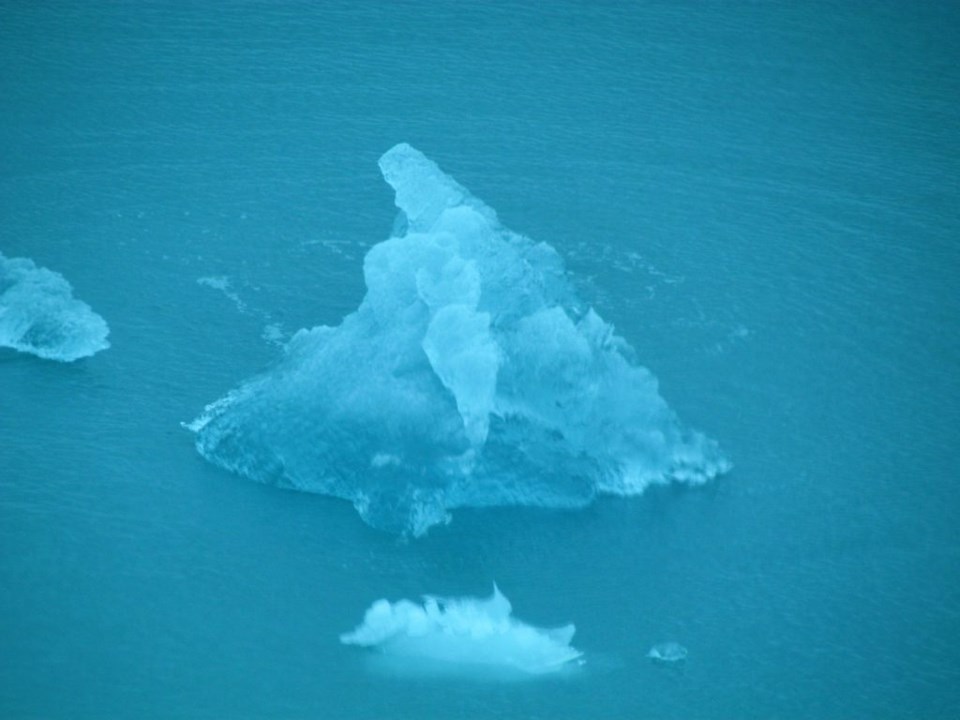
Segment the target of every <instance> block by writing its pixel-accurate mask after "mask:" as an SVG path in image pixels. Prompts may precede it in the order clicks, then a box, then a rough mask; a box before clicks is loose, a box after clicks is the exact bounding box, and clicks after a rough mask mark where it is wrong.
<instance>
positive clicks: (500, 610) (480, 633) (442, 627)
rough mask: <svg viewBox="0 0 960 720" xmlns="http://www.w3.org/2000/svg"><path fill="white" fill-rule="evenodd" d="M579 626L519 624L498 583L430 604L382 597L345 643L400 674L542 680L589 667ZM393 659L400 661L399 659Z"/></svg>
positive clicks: (342, 639)
mask: <svg viewBox="0 0 960 720" xmlns="http://www.w3.org/2000/svg"><path fill="white" fill-rule="evenodd" d="M574 632H575V628H574V626H573V625H565V626H563V627H559V628H549V629H548V628H538V627H534V626H532V625H527V624H526V623H524V622H522V621H520V620H518V619H516V618H514V617H513V615H512V607H511V605H510V601H509V600H507V598H506V597H505V596H504V595H503V593H501V592H500V590H499V589H498V588H497V586H496V585H494V587H493V594H492V595H491V596H490V597H489V598H486V599H482V598H472V597H463V598H439V597H434V596H429V595H428V596H425V597H424V598H423V604H418V603H415V602H411V601H410V600H400V601H398V602H395V603H391V602H389V601H387V600H377V601H376V602H375V603H373V605H371V606H370V608H369V609H368V610H367V612H366V614H365V615H364V618H363V622H362V623H361V624H360V625H359V626H358V627H357V628H356V629H355V630H353V631H352V632H348V633H344V634H343V635H341V636H340V642H342V643H343V644H345V645H357V646H360V647H365V648H371V649H373V650H375V651H376V652H377V654H378V655H380V656H383V657H384V658H385V660H386V662H384V663H383V664H382V667H384V668H392V669H393V670H394V671H396V672H398V673H410V674H424V675H445V674H455V675H465V676H472V677H477V678H480V677H490V678H493V677H504V678H506V677H509V676H511V675H515V676H518V677H522V676H534V675H546V674H551V673H557V672H560V671H563V670H570V669H572V668H573V667H576V666H578V665H579V664H582V663H583V660H582V657H583V653H581V652H580V651H579V650H577V649H576V648H574V647H572V646H571V645H570V641H571V640H572V639H573V635H574ZM391 661H393V662H391Z"/></svg>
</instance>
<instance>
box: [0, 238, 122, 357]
mask: <svg viewBox="0 0 960 720" xmlns="http://www.w3.org/2000/svg"><path fill="white" fill-rule="evenodd" d="M109 334H110V328H109V327H108V326H107V323H106V321H105V320H104V319H103V318H102V317H100V316H99V315H97V313H95V312H94V311H93V310H92V309H91V308H90V306H89V305H87V304H86V303H85V302H82V301H80V300H77V299H76V298H74V297H73V288H72V287H71V286H70V283H69V282H67V281H66V279H65V278H64V277H63V275H61V274H60V273H56V272H53V271H52V270H47V269H46V268H42V267H37V265H36V264H35V263H34V262H33V261H32V260H29V259H27V258H7V257H4V255H3V254H2V253H0V347H7V348H12V349H13V350H18V351H20V352H25V353H32V354H33V355H36V356H38V357H41V358H46V359H48V360H59V361H60V362H73V361H74V360H77V359H79V358H83V357H88V356H90V355H93V354H94V353H97V352H99V351H101V350H105V349H106V348H108V347H110V343H109V342H107V335H109Z"/></svg>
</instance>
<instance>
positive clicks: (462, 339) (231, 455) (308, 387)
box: [189, 144, 728, 535]
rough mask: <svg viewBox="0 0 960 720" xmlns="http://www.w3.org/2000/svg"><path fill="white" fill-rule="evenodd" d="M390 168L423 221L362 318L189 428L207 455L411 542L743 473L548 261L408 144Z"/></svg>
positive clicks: (373, 256) (381, 272)
mask: <svg viewBox="0 0 960 720" xmlns="http://www.w3.org/2000/svg"><path fill="white" fill-rule="evenodd" d="M380 170H381V172H382V173H383V177H384V179H385V180H386V181H387V182H388V183H389V184H390V185H391V186H392V187H393V189H394V190H395V192H396V204H397V206H398V207H399V208H400V210H401V212H402V213H403V216H404V218H405V221H406V222H405V228H404V230H403V231H402V234H398V235H395V236H394V237H391V238H389V239H388V240H385V241H383V242H381V243H379V244H377V245H375V246H374V247H372V248H371V249H370V251H369V252H368V253H367V255H366V258H365V259H364V266H363V272H364V279H365V282H366V286H367V294H366V296H365V297H364V299H363V301H362V302H361V304H360V307H359V308H357V310H356V311H354V312H353V313H351V314H350V315H348V316H346V317H345V318H344V319H343V321H342V322H341V324H340V325H339V326H337V327H326V326H320V327H315V328H313V329H309V330H306V329H305V330H301V331H300V332H298V333H297V334H296V335H295V336H294V337H293V339H292V340H291V341H290V343H289V344H288V345H287V347H286V352H285V356H284V358H283V359H282V360H281V361H280V362H278V363H277V365H276V366H275V367H273V368H271V369H270V370H268V371H267V372H266V373H264V374H262V375H260V376H258V377H255V378H253V379H251V380H249V381H247V382H246V383H244V384H243V385H241V386H240V387H239V388H238V389H236V390H233V391H232V392H230V393H229V394H228V395H227V396H226V397H224V398H222V399H221V400H218V401H217V402H215V403H212V404H211V405H209V406H208V407H207V408H206V409H205V411H204V413H203V414H202V415H201V416H200V417H199V418H198V419H197V420H195V421H194V422H193V423H191V424H190V425H189V427H190V428H191V429H192V430H194V431H196V433H197V448H198V449H199V451H200V452H201V453H202V454H203V455H204V457H206V458H207V459H208V460H210V461H211V462H213V463H216V464H217V465H220V466H221V467H224V468H226V469H228V470H231V471H233V472H236V473H239V474H241V475H244V476H246V477H248V478H251V479H254V480H258V481H262V482H267V483H274V484H277V485H280V486H284V487H292V488H296V489H299V490H305V491H309V492H316V493H323V494H327V495H333V496H336V497H341V498H344V499H346V500H349V501H351V502H352V503H353V504H354V505H355V507H356V508H357V510H358V511H359V513H360V515H361V516H362V517H363V519H364V520H365V521H367V522H368V523H369V524H371V525H373V526H375V527H378V528H382V529H385V530H389V531H394V532H401V533H408V534H413V535H421V534H423V533H424V532H426V531H427V529H429V528H430V527H431V526H432V525H435V524H438V523H444V522H448V521H449V519H450V515H449V511H450V510H451V509H453V508H457V507H467V506H470V507H482V506H494V505H531V506H540V507H551V508H575V507H581V506H584V505H587V504H588V503H590V502H591V501H592V500H593V498H594V497H595V496H596V495H597V494H598V493H605V494H612V495H635V494H639V493H640V492H642V491H643V490H644V488H646V487H647V486H648V485H650V484H651V483H662V482H668V481H679V482H685V483H692V484H697V483H702V482H705V481H706V480H708V479H710V478H712V477H714V476H715V475H717V474H718V473H722V472H724V471H725V470H726V469H727V468H728V463H727V461H726V460H725V459H724V458H723V456H722V454H721V453H720V451H719V450H718V448H717V446H716V444H715V443H714V442H713V441H711V440H709V439H707V438H706V437H704V436H703V435H701V434H700V433H697V432H693V431H690V430H687V429H685V428H683V427H682V426H681V424H680V423H679V421H678V420H677V418H676V416H675V414H674V412H673V411H672V410H671V409H670V408H669V407H668V406H667V404H666V402H665V401H664V400H663V398H662V397H660V394H659V392H658V388H657V380H656V378H655V377H654V376H653V375H652V374H651V373H650V372H649V371H648V370H646V369H645V368H643V367H641V366H640V365H638V364H637V363H636V361H635V360H634V352H633V350H632V349H631V348H630V346H629V345H628V344H627V343H626V341H625V340H623V339H622V338H620V337H619V336H617V335H616V334H615V333H614V330H613V327H612V326H610V325H609V324H607V323H605V322H604V321H603V320H602V319H601V318H600V317H599V316H598V315H597V314H596V313H595V312H594V311H593V310H592V309H584V308H583V307H582V305H581V302H580V300H579V299H578V298H577V296H576V293H575V292H574V290H573V288H572V287H571V285H570V283H569V282H568V280H567V279H566V276H565V270H564V267H563V262H562V261H561V259H560V257H559V256H558V255H557V253H556V251H555V250H554V249H553V248H552V247H551V246H550V245H548V244H546V243H542V242H540V243H537V242H534V241H532V240H530V239H528V238H526V237H523V236H522V235H518V234H516V233H514V232H512V231H510V230H508V229H507V228H504V227H503V226H502V225H500V223H499V221H498V220H497V216H496V213H495V212H494V211H493V210H492V209H491V208H489V207H487V206H486V205H484V204H483V203H482V202H481V201H480V200H478V199H477V198H475V197H473V196H472V195H470V193H469V192H467V190H465V189H464V188H463V187H461V186H460V185H459V184H458V183H457V182H456V181H454V180H453V179H452V178H450V177H448V176H447V175H445V174H444V173H443V172H442V171H441V170H440V168H439V167H437V165H436V164H435V163H433V162H432V161H431V160H429V159H428V158H427V157H425V156H424V155H423V154H422V153H420V152H419V151H417V150H415V149H414V148H412V147H410V146H409V145H406V144H401V145H397V146H396V147H394V148H392V149H391V150H389V151H388V152H387V153H386V154H384V155H383V157H382V158H381V159H380ZM403 224H404V223H401V225H403Z"/></svg>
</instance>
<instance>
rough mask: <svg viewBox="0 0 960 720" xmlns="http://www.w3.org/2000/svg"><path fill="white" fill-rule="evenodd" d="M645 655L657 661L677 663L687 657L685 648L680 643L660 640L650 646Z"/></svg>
mask: <svg viewBox="0 0 960 720" xmlns="http://www.w3.org/2000/svg"><path fill="white" fill-rule="evenodd" d="M647 657H648V658H650V659H651V660H653V661H654V662H658V663H678V662H683V661H684V660H686V659H687V649H686V648H685V647H684V646H683V645H681V644H680V643H675V642H662V643H657V644H656V645H654V646H653V647H652V648H650V652H648V653H647Z"/></svg>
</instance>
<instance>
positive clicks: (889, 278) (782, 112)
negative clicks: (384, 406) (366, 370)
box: [0, 2, 960, 718]
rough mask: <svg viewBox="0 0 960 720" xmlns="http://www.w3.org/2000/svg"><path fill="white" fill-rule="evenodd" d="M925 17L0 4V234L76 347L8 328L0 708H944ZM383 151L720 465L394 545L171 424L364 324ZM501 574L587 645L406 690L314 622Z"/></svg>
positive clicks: (483, 583) (955, 188)
mask: <svg viewBox="0 0 960 720" xmlns="http://www.w3.org/2000/svg"><path fill="white" fill-rule="evenodd" d="M958 28H960V14H958V12H957V10H956V8H955V6H952V5H951V4H949V3H943V4H940V5H936V4H932V3H931V4H920V3H908V2H901V3H897V2H889V3H877V4H875V5H874V6H872V7H866V6H860V5H859V4H850V3H827V2H823V3H803V4H797V6H796V7H793V6H792V5H790V6H788V5H787V4H783V6H777V5H774V4H772V3H771V4H761V3H757V4H754V3H737V4H727V5H721V4H719V3H717V4H708V3H690V4H683V5H681V4H677V3H636V4H632V5H619V4H618V5H612V4H611V5H602V6H600V7H595V6H594V5H593V4H586V3H583V4H577V3H555V4H544V5H543V6H540V7H537V6H534V5H532V4H531V5H527V4H520V3H484V4H476V5H467V4H452V3H413V2H409V3H406V2H405V3H389V4H388V3H383V4H372V3H366V4H359V5H358V4H353V3H342V4H340V3H333V2H324V3H302V4H295V3H263V4H256V3H234V4H230V5H229V6H223V7H217V8H214V7H213V5H204V4H196V5H195V6H187V5H186V4H184V5H165V4H154V3H115V4H110V5H101V4H94V3H80V2H76V3H67V2H53V3H44V4H40V3H6V4H4V5H3V6H2V7H0V68H2V70H0V77H2V88H3V92H2V93H0V148H2V155H0V157H2V158H3V160H2V163H0V217H2V219H3V224H2V227H0V252H2V253H3V254H4V255H5V256H7V257H13V258H16V257H27V258H31V259H32V260H34V261H35V262H36V263H37V264H38V265H40V266H43V267H47V268H50V269H52V270H55V271H57V272H59V273H61V274H62V275H63V276H64V277H65V278H66V279H67V280H68V281H69V282H70V284H71V285H72V286H73V289H74V292H75V294H76V296H77V297H78V298H80V299H82V300H83V301H85V302H86V303H88V304H89V305H90V306H91V307H92V308H93V309H94V310H95V311H96V312H97V313H99V314H100V315H102V316H103V317H104V318H105V319H106V321H107V322H108V323H109V326H110V331H111V333H110V344H111V347H110V348H109V349H107V350H104V351H102V352H100V353H98V354H96V355H95V356H93V357H90V358H86V359H83V360H79V361H77V362H75V363H69V364H67V363H59V362H55V361H50V360H41V359H39V358H37V357H34V356H32V355H28V354H23V353H17V352H14V351H12V350H0V583H2V587H3V589H4V590H3V592H2V593H0V618H2V620H0V647H2V648H3V651H2V652H0V715H3V716H5V717H12V718H30V717H38V718H57V717H70V718H78V717H80V718H86V717H89V718H103V717H131V718H134V717H135V718H153V717H155V718H173V717H184V718H223V717H237V718H247V717H249V718H264V717H276V718H316V717H324V718H326V717H330V718H372V717H394V718H406V717H409V718H425V717H444V718H445V717H465V718H474V717H518V718H520V717H548V718H562V717H570V718H575V717H624V718H641V717H704V718H710V717H717V718H729V717H771V716H776V717H811V716H827V717H877V718H880V717H905V716H915V717H954V716H956V715H957V714H958V712H960V650H958V648H957V640H958V639H960V613H958V610H957V608H958V607H960V579H958V577H957V567H958V560H960V537H958V531H957V517H956V516H957V507H958V503H957V500H956V498H955V492H954V483H955V481H956V467H957V463H956V459H955V447H956V441H957V427H958V424H960V387H958V379H957V378H958V377H960V374H958V371H960V336H958V332H957V329H958V321H960V301H958V299H957V293H956V291H955V289H954V287H953V285H954V281H955V278H956V277H957V271H958V268H960V264H958V263H960V246H958V243H957V237H958V233H960V216H958V211H957V207H960V180H958V177H960V176H958V170H960V167H958V166H960V105H958V103H957V98H958V97H960V70H958V68H960V63H958V60H960V58H958V56H957V55H958V51H957V50H956V43H955V37H956V33H957V30H958ZM398 142H409V143H411V144H412V145H414V146H416V147H417V148H419V149H420V150H421V151H423V152H424V153H426V155H427V156H429V157H430V158H432V159H433V160H434V161H436V162H437V163H438V164H439V165H440V166H441V167H442V168H443V170H444V171H445V172H447V173H450V174H451V175H452V176H453V177H455V178H456V179H457V180H458V181H459V182H460V183H462V184H463V185H464V186H466V187H467V188H469V189H470V190H471V191H472V192H473V193H475V194H476V195H477V196H478V197H480V198H482V199H483V200H484V201H485V202H486V203H488V204H489V205H490V206H491V207H493V208H495V209H496V211H497V212H498V214H499V216H500V218H501V220H502V221H503V223H504V224H505V225H506V226H508V227H510V228H511V229H513V230H516V231H517V232H521V233H523V234H525V235H527V236H529V237H531V238H533V239H535V240H538V241H546V242H549V243H550V244H551V245H552V246H553V247H554V248H555V249H556V251H557V252H558V253H559V255H560V256H561V257H562V258H563V259H564V261H565V262H566V265H567V269H568V270H569V276H570V280H571V282H572V283H573V284H574V285H575V286H576V288H577V291H578V293H579V294H580V296H581V297H582V298H583V299H584V300H585V301H586V302H588V303H589V304H592V305H593V306H594V307H595V308H596V309H597V311H598V312H599V313H600V314H601V315H602V316H603V318H604V319H605V320H606V321H607V322H610V323H612V324H613V325H614V326H615V327H616V329H617V332H618V333H619V334H620V335H621V336H623V337H624V338H625V339H626V340H627V341H628V342H629V343H630V344H631V345H632V346H633V347H634V348H635V350H636V355H637V359H638V361H639V363H640V364H641V365H643V366H644V367H647V368H649V369H650V370H651V371H652V372H653V373H654V374H655V375H656V377H657V378H658V379H659V382H660V393H661V395H662V396H663V397H664V398H665V399H666V401H667V402H668V403H669V404H670V407H671V408H673V410H675V411H676V413H677V415H678V416H679V417H680V418H682V419H683V421H684V422H686V423H689V424H690V425H692V426H693V427H696V428H698V429H700V430H703V431H704V432H705V433H706V434H707V435H709V436H710V437H711V438H713V439H715V440H716V441H717V442H718V443H719V445H720V447H721V448H723V451H724V452H725V453H726V455H727V456H728V457H729V458H730V460H731V461H732V463H733V470H732V471H731V472H730V473H728V474H726V475H724V476H722V477H720V478H718V479H715V480H713V481H711V482H710V483H708V484H707V485H704V486H702V487H696V488H690V487H684V486H680V485H671V486H666V487H659V488H653V489H651V490H648V491H647V492H646V493H645V494H644V495H643V496H642V497H639V498H612V497H611V498H602V499H599V500H598V501H597V502H595V503H594V504H592V505H591V506H589V507H587V508H585V509H581V510H576V511H557V510H548V509H536V508H507V509H490V508H486V509H470V508H466V509H459V510H457V511H456V512H455V513H454V519H453V522H452V523H451V524H449V525H446V526H440V527H435V528H433V529H431V530H430V532H429V533H428V534H427V535H426V536H425V537H422V538H418V539H415V540H409V541H403V540H398V539H397V537H396V536H394V535H391V534H387V533H383V532H380V531H378V530H375V529H373V528H371V527H369V526H368V525H366V524H364V523H363V522H362V521H361V520H360V519H359V518H358V516H357V513H356V512H355V511H354V509H353V508H352V507H351V505H350V504H349V503H346V502H343V501H341V500H336V499H332V498H328V497H324V496H320V495H315V494H308V493H299V492H290V491H284V490H278V489H276V488H274V487H269V486H265V485H259V484H256V483H251V482H248V481H246V480H244V479H242V478H239V477H236V476H235V475H232V474H229V473H227V472H225V471H223V470H220V469H218V468H216V467H214V466H213V465H210V464H208V463H207V462H205V461H204V460H203V458H201V456H200V455H199V454H198V453H197V452H196V450H195V448H194V437H193V436H192V435H191V433H190V432H188V431H187V430H185V429H184V428H183V427H182V426H181V423H182V422H189V421H191V420H192V419H194V418H196V417H197V416H198V415H199V414H200V412H201V411H202V410H203V408H204V406H205V405H206V404H207V403H209V402H211V401H212V400H215V399H216V398H218V397H221V396H223V395H224V394H225V393H226V392H227V391H229V390H230V389H231V388H234V387H236V386H238V385H239V384H240V383H242V382H243V381H244V380H246V379H247V378H249V377H251V376H253V375H255V374H256V373H258V372H260V371H262V370H264V369H265V368H267V367H269V366H270V365H271V363H273V362H275V361H276V360H277V359H278V358H279V357H280V355H281V353H282V351H281V350H280V349H279V347H278V345H277V343H278V342H280V341H282V340H283V339H286V338H288V337H289V336H290V335H291V334H292V333H293V332H295V331H296V330H297V329H299V328H305V327H313V326H315V325H318V324H328V325H335V324H337V323H339V322H340V320H341V318H342V317H343V316H344V315H346V314H347V313H350V312H352V311H354V310H355V309H356V308H357V306H358V304H359V303H360V301H361V299H362V297H363V295H364V284H363V275H362V264H363V256H364V254H365V252H366V251H367V250H368V249H369V248H370V247H371V246H373V245H374V244H375V243H378V242H380V241H382V240H384V239H385V238H386V237H387V236H388V235H389V234H390V233H391V230H392V228H393V227H394V217H395V215H396V209H395V208H394V205H393V195H392V192H391V190H390V188H389V187H388V186H387V185H386V184H385V183H384V182H383V181H382V179H381V177H380V173H379V171H378V168H377V160H378V158H379V157H380V156H381V155H382V154H383V153H384V152H385V151H387V150H388V149H389V148H390V147H392V146H393V145H395V144H396V143H398ZM267 327H270V328H272V329H271V330H269V331H268V332H267V333H266V335H267V338H266V339H264V334H265V328H267ZM493 581H496V582H497V584H498V585H499V587H500V588H501V590H503V592H504V593H505V594H506V595H507V596H508V597H509V598H510V601H511V602H512V603H513V606H514V610H515V612H516V614H517V615H518V616H519V617H521V618H523V619H524V620H528V621H529V622H531V623H534V624H536V625H542V626H561V625H564V624H565V623H567V622H573V623H575V624H576V627H577V630H576V636H575V638H574V641H573V642H574V645H575V646H576V647H577V648H578V649H579V650H581V651H583V652H584V659H585V660H586V664H585V665H583V667H582V668H580V669H579V671H578V672H576V673H572V674H569V675H563V676H558V677H546V678H538V679H534V680H531V681H525V682H501V681H496V680H490V679H480V678H469V677H468V678H463V677H431V676H429V675H427V676H424V675H414V676H405V675H397V674H390V673H383V672H376V671H373V670H372V669H371V668H370V666H369V663H368V662H367V660H368V658H367V656H366V655H365V654H364V653H363V652H361V651H359V650H358V649H357V648H353V647H345V646H343V645H342V644H340V642H339V640H338V636H339V635H340V634H341V633H344V632H347V631H350V630H351V629H353V628H354V627H356V626H357V624H358V623H359V622H360V620H361V619H362V617H363V613H364V611H365V610H366V608H367V607H369V606H370V604H371V603H372V602H373V601H374V600H376V599H377V598H388V599H390V600H398V599H401V598H413V599H416V598H418V597H419V596H420V595H422V594H424V593H436V594H440V595H451V596H464V595H473V596H485V595H488V594H489V592H490V587H491V583H492V582H493ZM661 642H676V643H680V644H682V645H683V646H684V647H685V648H687V650H688V656H687V659H686V660H685V662H684V663H683V664H682V666H670V665H663V664H656V663H652V662H651V661H650V659H649V658H648V657H647V653H648V651H649V650H650V648H651V646H653V645H655V644H657V643H661Z"/></svg>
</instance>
